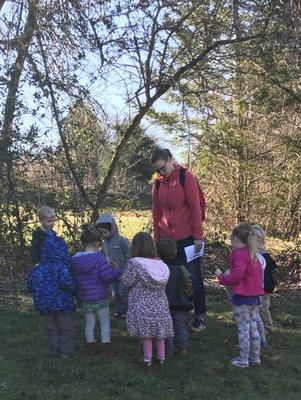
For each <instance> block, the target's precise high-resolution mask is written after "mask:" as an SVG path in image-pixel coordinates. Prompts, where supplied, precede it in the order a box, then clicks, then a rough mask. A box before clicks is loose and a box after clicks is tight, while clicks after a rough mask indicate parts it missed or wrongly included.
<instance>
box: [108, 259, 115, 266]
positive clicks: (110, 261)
mask: <svg viewBox="0 0 301 400" xmlns="http://www.w3.org/2000/svg"><path fill="white" fill-rule="evenodd" d="M109 264H110V266H111V267H113V268H116V267H117V264H116V263H115V261H113V260H110V259H109Z"/></svg>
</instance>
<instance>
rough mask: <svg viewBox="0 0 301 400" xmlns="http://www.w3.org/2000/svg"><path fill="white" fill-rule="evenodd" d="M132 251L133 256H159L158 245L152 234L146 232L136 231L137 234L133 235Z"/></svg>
mask: <svg viewBox="0 0 301 400" xmlns="http://www.w3.org/2000/svg"><path fill="white" fill-rule="evenodd" d="M131 253H132V256H133V257H144V258H155V257H157V249H156V245H155V242H154V241H153V238H152V237H151V235H150V234H149V233H146V232H138V233H136V235H135V236H134V237H133V241H132V245H131Z"/></svg>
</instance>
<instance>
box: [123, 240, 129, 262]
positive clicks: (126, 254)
mask: <svg viewBox="0 0 301 400" xmlns="http://www.w3.org/2000/svg"><path fill="white" fill-rule="evenodd" d="M121 249H122V252H123V255H124V258H125V260H126V261H125V264H126V263H127V262H128V261H129V259H130V258H131V247H130V243H129V241H128V240H127V239H126V238H122V241H121Z"/></svg>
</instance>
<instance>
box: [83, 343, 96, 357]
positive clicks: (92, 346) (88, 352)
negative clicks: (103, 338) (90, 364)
mask: <svg viewBox="0 0 301 400" xmlns="http://www.w3.org/2000/svg"><path fill="white" fill-rule="evenodd" d="M99 353H100V351H99V349H98V347H97V345H96V343H87V345H86V349H85V350H84V355H85V356H87V357H92V356H96V355H98V354H99Z"/></svg>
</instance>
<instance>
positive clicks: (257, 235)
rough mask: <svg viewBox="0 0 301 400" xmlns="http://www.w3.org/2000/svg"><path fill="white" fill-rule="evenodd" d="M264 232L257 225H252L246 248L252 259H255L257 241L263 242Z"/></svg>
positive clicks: (257, 247)
mask: <svg viewBox="0 0 301 400" xmlns="http://www.w3.org/2000/svg"><path fill="white" fill-rule="evenodd" d="M264 239H265V232H264V230H263V229H262V228H261V226H259V225H252V226H251V229H250V233H249V236H248V248H249V253H250V257H251V259H252V261H256V259H257V254H258V250H259V246H258V242H261V243H262V244H263V243H264Z"/></svg>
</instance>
